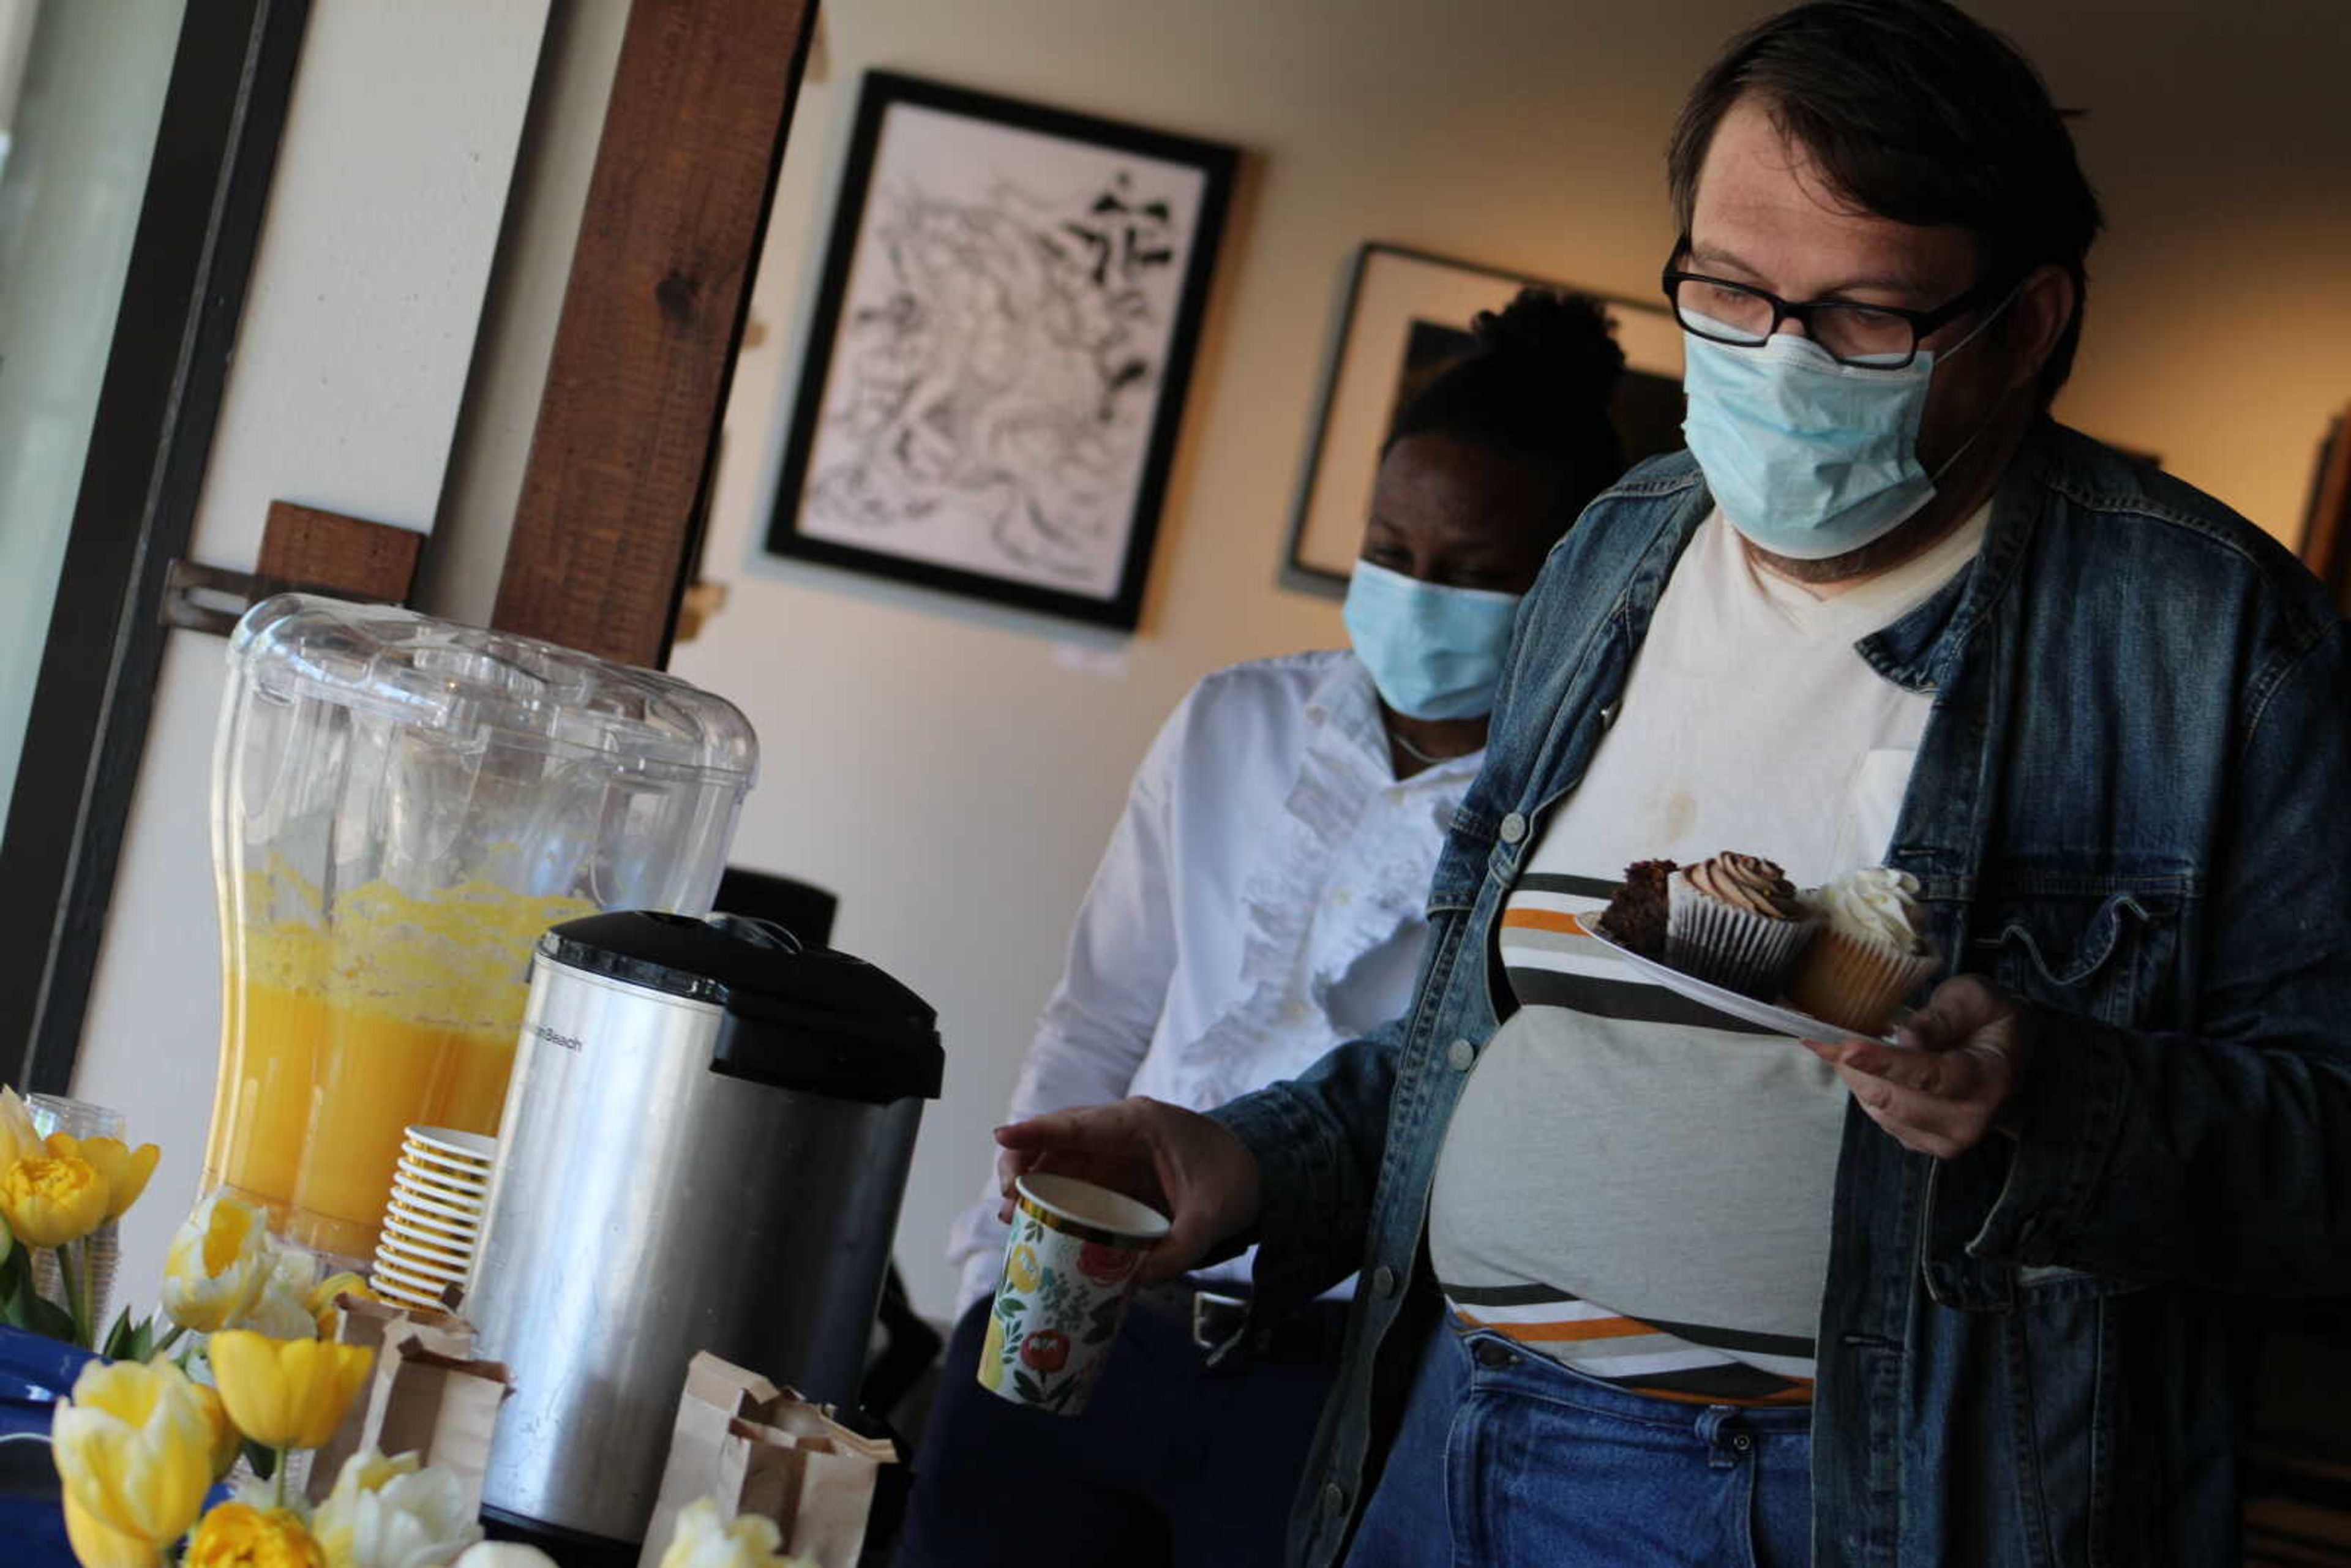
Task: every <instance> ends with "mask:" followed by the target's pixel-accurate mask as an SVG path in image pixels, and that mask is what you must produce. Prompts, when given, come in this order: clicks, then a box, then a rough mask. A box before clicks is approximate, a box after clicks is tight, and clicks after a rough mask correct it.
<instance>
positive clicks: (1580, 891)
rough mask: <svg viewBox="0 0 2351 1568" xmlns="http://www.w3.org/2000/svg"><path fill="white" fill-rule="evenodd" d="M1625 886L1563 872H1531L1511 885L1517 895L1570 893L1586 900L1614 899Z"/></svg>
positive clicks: (1598, 877) (1604, 879) (1593, 877)
mask: <svg viewBox="0 0 2351 1568" xmlns="http://www.w3.org/2000/svg"><path fill="white" fill-rule="evenodd" d="M1624 885H1625V884H1624V883H1622V882H1611V881H1609V880H1608V879H1607V878H1606V877H1604V876H1569V875H1567V874H1566V873H1562V872H1550V871H1531V872H1528V873H1524V874H1523V875H1521V876H1520V878H1519V880H1518V881H1517V882H1516V883H1512V884H1511V891H1512V892H1515V893H1569V894H1576V895H1578V896H1580V897H1584V898H1614V897H1615V896H1616V890H1617V889H1618V888H1620V887H1622V886H1624Z"/></svg>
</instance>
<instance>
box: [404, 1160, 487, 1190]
mask: <svg viewBox="0 0 2351 1568" xmlns="http://www.w3.org/2000/svg"><path fill="white" fill-rule="evenodd" d="M392 1168H393V1169H394V1170H395V1171H396V1172H398V1173H399V1175H400V1176H401V1177H402V1178H403V1179H405V1180H406V1181H408V1182H409V1183H410V1184H411V1185H413V1186H423V1187H431V1188H433V1189H434V1191H436V1192H446V1193H449V1194H451V1195H452V1196H454V1197H461V1198H464V1197H480V1196H481V1195H483V1194H485V1193H486V1192H488V1191H489V1190H490V1173H489V1172H487V1171H484V1172H483V1173H482V1174H481V1175H479V1176H459V1175H458V1174H457V1173H456V1172H455V1171H453V1170H450V1169H449V1168H448V1167H447V1166H428V1165H420V1164H419V1163H417V1162H416V1161H415V1160H414V1159H412V1158H411V1157H409V1156H408V1155H401V1156H400V1163H399V1164H398V1165H397V1166H393V1167H392Z"/></svg>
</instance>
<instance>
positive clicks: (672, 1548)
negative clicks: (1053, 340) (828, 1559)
mask: <svg viewBox="0 0 2351 1568" xmlns="http://www.w3.org/2000/svg"><path fill="white" fill-rule="evenodd" d="M783 1546H784V1540H783V1532H782V1531H778V1529H777V1528H776V1521H774V1520H772V1519H762V1518H761V1517H759V1516H758V1514H756V1513H746V1514H740V1515H737V1517H736V1518H735V1519H733V1520H731V1521H730V1520H728V1519H727V1518H726V1516H725V1515H723V1514H721V1513H720V1512H719V1511H718V1502H717V1500H716V1499H715V1498H706V1497H705V1498H698V1499H696V1500H695V1501H693V1502H691V1503H688V1504H687V1505H686V1507H685V1511H684V1512H683V1513H681V1514H679V1515H678V1516H677V1532H676V1533H675V1534H674V1535H672V1536H671V1537H670V1542H669V1550H668V1551H667V1552H664V1553H663V1554H662V1560H661V1568H808V1560H807V1559H806V1558H803V1557H787V1556H785V1555H784V1554H783Z"/></svg>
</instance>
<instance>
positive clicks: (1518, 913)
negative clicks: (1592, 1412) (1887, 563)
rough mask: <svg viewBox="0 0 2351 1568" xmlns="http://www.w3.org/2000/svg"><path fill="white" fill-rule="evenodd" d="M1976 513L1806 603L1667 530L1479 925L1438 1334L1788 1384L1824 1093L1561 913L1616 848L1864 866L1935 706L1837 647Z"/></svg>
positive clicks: (1633, 1373)
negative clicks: (1668, 547) (1857, 583)
mask: <svg viewBox="0 0 2351 1568" xmlns="http://www.w3.org/2000/svg"><path fill="white" fill-rule="evenodd" d="M1983 522H1984V517H1983V516H1982V515H1981V514H1980V515H1979V516H1978V517H1976V518H1975V519H1973V520H1972V521H1971V522H1970V524H1969V525H1967V526H1964V527H1962V528H1960V529H1959V530H1958V532H1956V533H1955V534H1954V535H1953V536H1951V538H1948V539H1946V540H1945V541H1943V543H1942V544H1940V545H1938V547H1937V548H1936V549H1933V550H1931V551H1929V552H1928V555H1927V556H1925V557H1923V558H1921V559H1919V560H1917V561H1915V562H1912V563H1909V564H1907V565H1906V566H1904V567H1901V568H1898V569H1896V570H1895V571H1894V572H1891V573H1888V574H1886V575H1885V576H1883V577H1880V578H1877V579H1874V580H1870V581H1869V582H1867V583H1865V584H1864V585H1862V586H1861V587H1860V588H1857V589H1854V590H1851V591H1847V592H1845V593H1843V594H1839V595H1836V596H1834V597H1831V598H1827V599H1816V598H1814V597H1813V595H1811V594H1810V593H1809V592H1807V591H1804V590H1802V589H1801V588H1798V587H1796V586H1795V585H1793V584H1791V583H1787V582H1784V581H1782V580H1778V579H1775V578H1770V577H1767V576H1765V575H1764V574H1762V573H1761V572H1759V571H1758V570H1756V569H1755V568H1754V567H1753V566H1752V565H1750V563H1749V561H1748V560H1747V559H1746V557H1745V554H1744V552H1743V551H1742V550H1741V549H1740V545H1739V542H1738V539H1737V537H1736V536H1735V535H1734V534H1732V533H1731V532H1730V531H1729V529H1728V528H1725V527H1724V526H1723V524H1722V523H1721V521H1720V519H1719V517H1716V518H1713V519H1710V520H1709V521H1708V522H1707V523H1706V524H1705V525H1703V526H1702V527H1701V528H1699V529H1698V533H1697V535H1696V536H1695V537H1694V538H1692V540H1691V542H1690V545H1689V548H1688V549H1687V551H1686V552H1685V553H1684V556H1683V559H1682V560H1681V561H1680V563H1679V564H1678V565H1677V568H1676V570H1675V572H1674V576H1673V578H1672V580H1670V581H1669V582H1668V584H1667V590H1666V593H1665V595H1664V597H1663V598H1662V600H1661V601H1660V602H1659V604H1658V607H1657V612H1656V619H1655V621H1654V622H1653V623H1652V625H1651V628H1650V632H1649V636H1648V638H1647V640H1646V643H1644V645H1643V647H1642V649H1641V652H1640V654H1639V656H1638V657H1637V658H1636V660H1635V664H1634V667H1633V671H1632V674H1631V675H1630V677H1629V679H1628V681H1627V684H1626V687H1625V695H1624V699H1623V704H1622V708H1621V711H1620V714H1619V716H1618V717H1617V719H1616V722H1615V723H1614V726H1613V727H1611V728H1610V730H1609V732H1608V735H1607V737H1605V739H1604V740H1603V742H1602V744H1601V746H1600V749H1599V751H1598V753H1597V755H1596V756H1595V757H1594V758H1593V764H1592V767H1591V768H1590V769H1589V770H1588V771H1587V772H1586V774H1585V776H1584V779H1583V783H1582V784H1581V785H1580V786H1579V787H1578V788H1577V789H1576V791H1575V793H1574V794H1573V795H1572V796H1570V797H1569V798H1568V800H1566V801H1565V802H1564V803H1563V804H1562V806H1561V807H1559V808H1558V809H1557V810H1555V811H1554V812H1553V813H1552V818H1551V820H1550V821H1546V822H1543V823H1541V824H1539V833H1540V836H1539V837H1538V839H1537V840H1536V841H1535V843H1534V845H1533V849H1532V852H1531V853H1530V854H1529V856H1528V858H1527V861H1526V863H1525V867H1524V869H1523V871H1522V872H1521V873H1520V878H1519V881H1518V883H1517V884H1516V885H1515V886H1514V888H1513V889H1512V891H1511V894H1510V897H1509V899H1508V901H1507V902H1506V904H1505V905H1504V909H1503V914H1502V917H1501V920H1500V922H1499V926H1498V928H1497V930H1496V932H1495V934H1494V939H1495V946H1496V956H1497V957H1498V959H1499V963H1500V965H1501V967H1502V971H1503V973H1504V975H1505V977H1506V978H1507V980H1508V983H1509V987H1510V992H1511V994H1512V996H1513V997H1514V998H1515V999H1516V1000H1517V1002H1518V1003H1519V1007H1518V1009H1517V1010H1516V1011H1515V1012H1513V1013H1512V1014H1511V1015H1510V1018H1509V1019H1507V1020H1506V1021H1505V1022H1504V1023H1503V1025H1502V1027H1501V1029H1500V1030H1499V1031H1497V1033H1496V1034H1495V1036H1494V1038H1493V1040H1490V1041H1489V1042H1488V1044H1487V1045H1486V1048H1485V1049H1484V1050H1483V1051H1481V1052H1480V1053H1479V1058H1478V1061H1477V1064H1476V1066H1475V1069H1474V1070H1473V1071H1472V1072H1471V1075H1470V1079H1469V1082H1468V1084H1466V1085H1465V1086H1464V1088H1463V1092H1462V1096H1461V1100H1460V1103H1459V1104H1458V1106H1457V1107H1456V1109H1455V1111H1454V1114H1453V1120H1452V1124H1451V1125H1450V1127H1449V1128H1448V1130H1447V1134H1446V1142H1445V1147H1444V1150H1443V1151H1442V1153H1441V1155H1439V1158H1438V1162H1437V1179H1436V1185H1435V1188H1434V1190H1433V1192H1432V1194H1431V1197H1430V1205H1429V1221H1428V1241H1429V1252H1430V1257H1431V1260H1432V1262H1433V1263H1434V1264H1435V1267H1436V1270H1437V1280H1438V1282H1439V1284H1440V1285H1441V1286H1442V1287H1443V1289H1444V1291H1445V1293H1446V1296H1447V1299H1448V1301H1450V1302H1451V1304H1452V1307H1453V1310H1454V1311H1455V1312H1457V1313H1458V1314H1459V1315H1460V1316H1461V1317H1462V1318H1463V1319H1465V1320H1467V1321H1468V1322H1472V1323H1477V1324H1481V1325H1485V1326H1489V1327H1491V1328H1493V1329H1495V1330H1496V1331H1498V1332H1499V1333H1504V1334H1507V1335H1509V1336H1510V1337H1511V1338H1513V1339H1516V1340H1519V1341H1520V1342H1522V1343H1526V1344H1527V1345H1528V1346H1529V1347H1530V1348H1531V1349H1535V1350H1539V1351H1541V1352H1542V1353H1543V1354H1548V1355H1551V1356H1552V1357H1554V1358H1555V1359H1557V1360H1559V1361H1562V1362H1563V1363H1565V1364H1568V1365H1571V1366H1573V1367H1574V1368H1575V1369H1576V1370H1578V1371H1580V1372H1583V1373H1584V1374H1586V1375H1590V1376H1593V1377H1598V1378H1602V1379H1605V1380H1607V1381H1609V1382H1613V1383H1617V1384H1620V1385H1625V1386H1627V1387H1630V1388H1633V1389H1635V1390H1638V1391H1640V1392H1643V1393H1647V1394H1653V1395H1656V1396H1661V1397H1665V1398H1670V1399H1683V1400H1697V1401H1705V1402H1708V1403H1758V1404H1794V1403H1802V1402H1804V1401H1806V1400H1808V1399H1809V1398H1810V1397H1811V1391H1812V1375H1813V1333H1814V1328H1815V1325H1816V1323H1817V1322H1818V1320H1819V1315H1820V1298H1821V1290H1822V1285H1823V1281H1824V1280H1825V1278H1826V1275H1827V1269H1828V1246H1829V1212H1830V1202H1831V1197H1832V1194H1833V1189H1834V1184H1835V1178H1836V1158H1837V1148H1838V1145H1839V1143H1840V1141H1841V1138H1842V1135H1843V1128H1844V1113H1845V1103H1846V1096H1845V1092H1844V1086H1843V1084H1842V1083H1841V1082H1839V1080H1838V1079H1837V1077H1836V1075H1835V1072H1834V1070H1833V1069H1831V1068H1830V1067H1828V1066H1827V1065H1826V1064H1825V1063H1823V1062H1822V1061H1819V1060H1818V1059H1817V1058H1815V1057H1813V1055H1812V1053H1811V1052H1809V1051H1805V1050H1803V1049H1802V1047H1801V1046H1799V1045H1798V1044H1796V1043H1795V1042H1794V1041H1792V1040H1786V1039H1784V1038H1782V1037H1779V1036H1774V1035H1771V1034H1768V1033H1764V1032H1761V1031H1758V1030H1754V1029H1753V1028H1752V1027H1751V1026H1749V1025H1745V1024H1742V1023H1740V1022H1738V1021H1736V1020H1734V1019H1729V1018H1727V1017H1724V1016H1723V1015H1720V1014H1718V1013H1715V1012H1713V1011H1711V1010H1710V1009H1705V1008H1702V1007H1700V1006H1698V1004H1696V1003H1692V1002H1689V1001H1687V1000H1684V999H1683V998H1681V997H1679V996H1677V994H1675V993H1674V992H1672V991H1670V990H1667V988H1664V987H1662V986H1658V985H1656V984H1653V983H1651V982H1648V981H1646V980H1645V979H1643V978H1641V977H1639V975H1638V974H1636V973H1635V971H1634V970H1633V969H1632V968H1631V967H1630V966H1628V965H1626V964H1625V963H1624V962H1623V961H1622V960H1621V959H1619V958H1617V957H1616V956H1614V954H1612V953H1611V952H1610V951H1609V950H1608V949H1607V948H1605V947H1604V946H1601V945H1600V944H1598V943H1597V942H1595V941H1593V939H1592V938H1590V937H1589V936H1585V935H1583V931H1582V928H1581V926H1580V925H1579V924H1578V922H1579V920H1580V919H1591V918H1596V916H1597V915H1598V914H1599V912H1600V911H1601V910H1602V909H1603V908H1604V907H1605V906H1606V904H1607V902H1608V899H1609V897H1610V895H1611V894H1612V893H1613V892H1614V887H1615V884H1616V883H1617V881H1618V879H1619V878H1620V877H1621V876H1622V875H1623V873H1624V869H1625V866H1627V865H1629V864H1631V863H1632V862H1635V861H1642V860H1649V859H1654V858H1657V857H1665V858H1668V859H1672V860H1676V861H1682V862H1690V861H1697V860H1702V859H1704V858H1705V857H1706V856H1708V855H1709V854H1713V853H1716V852H1720V851H1724V850H1737V851H1741V852H1748V853H1753V854H1761V855H1765V856H1768V857H1769V858H1771V859H1773V860H1776V861H1778V862H1780V863H1781V864H1782V866H1783V867H1784V868H1785V869H1786V871H1787V873H1788V874H1789V876H1790V877H1791V878H1792V880H1794V881H1795V882H1797V883H1800V884H1815V883H1821V882H1823V881H1826V880H1827V879H1828V878H1829V877H1830V876H1832V875H1834V874H1837V873H1842V872H1844V871H1849V870H1851V869H1853V868H1854V867H1855V866H1858V865H1864V864H1870V863H1875V862H1878V861H1880V860H1882V859H1883V858H1884V855H1885V852H1886V844H1887V840H1888V838H1889V837H1890V835H1891V834H1892V832H1893V831H1894V826H1895V821H1896V814H1897V812H1898V810H1899V806H1900V803H1901V800H1902V796H1903V792H1904V789H1905V787H1906V786H1907V781H1908V778H1909V770H1910V761H1911V758H1912V757H1913V756H1914V755H1915V753H1916V750H1917V744H1918V739H1919V737H1920V735H1921V734H1922V732H1923V731H1924V729H1925V727H1926V722H1927V717H1928V711H1929V708H1930V706H1931V701H1932V699H1931V697H1929V696H1928V695H1924V694H1918V693H1913V692H1909V691H1906V690H1904V689H1903V688H1901V687H1899V686H1896V685H1893V684H1892V683H1891V682H1889V681H1886V679H1884V678H1883V677H1882V676H1880V675H1878V674H1876V672H1875V671H1874V670H1872V669H1871V668H1870V666H1869V665H1868V664H1866V663H1865V661H1863V660H1862V658H1861V657H1860V656H1859V654H1857V653H1855V651H1854V648H1853V644H1854V643H1855V642H1856V641H1858V640H1860V639H1861V638H1863V637H1865V636H1866V635H1867V634H1868V633H1870V632H1874V631H1876V630H1877V629H1878V628H1880V627H1882V626H1884V625H1886V624H1887V623H1889V622H1893V621H1895V620H1896V619H1898V618H1899V617H1900V616H1901V615H1902V614H1903V613H1905V612H1907V611H1908V610H1909V609H1911V608H1914V607H1915V606H1916V605H1917V603H1919V602H1920V601H1923V600H1924V599H1925V598H1926V597H1927V596H1928V594H1930V593H1932V592H1933V591H1935V589H1937V588H1938V587H1939V586H1941V584H1942V583H1944V582H1945V581H1947V580H1949V578H1950V576H1951V575H1952V574H1953V573H1954V572H1956V571H1958V570H1961V569H1962V568H1964V567H1965V565H1966V564H1967V562H1968V561H1969V560H1970V559H1971V558H1972V557H1973V555H1974V553H1975V550H1976V549H1977V547H1978V545H1979V544H1980V541H1981V538H1982V524H1983Z"/></svg>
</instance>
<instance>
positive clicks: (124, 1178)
mask: <svg viewBox="0 0 2351 1568" xmlns="http://www.w3.org/2000/svg"><path fill="white" fill-rule="evenodd" d="M49 1153H51V1154H52V1155H79V1156H80V1157H81V1158H83V1159H86V1160H88V1161H89V1163H90V1165H91V1166H93V1167H95V1168H96V1170H97V1171H98V1174H99V1175H100V1176H104V1177H105V1178H106V1218H109V1219H120V1218H122V1217H123V1215H124V1214H125V1213H126V1212H128V1211H129V1209H130V1207H131V1205H132V1204H134V1203H137V1202H138V1201H139V1195H140V1194H141V1193H142V1192H145V1191H146V1190H147V1178H148V1177H149V1176H153V1175H154V1174H155V1162H156V1161H157V1160H159V1159H162V1157H163V1151H162V1150H161V1149H159V1148H157V1147H156V1146H155V1145H152V1144H141V1145H139V1146H138V1148H136V1149H130V1148H125V1147H124V1146H123V1143H122V1140H121V1139H120V1138H77V1137H75V1136H73V1135H72V1134H69V1133H51V1134H49Z"/></svg>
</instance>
